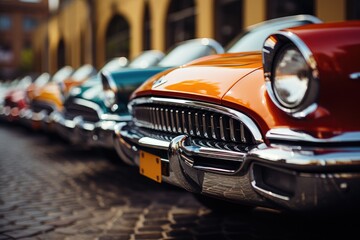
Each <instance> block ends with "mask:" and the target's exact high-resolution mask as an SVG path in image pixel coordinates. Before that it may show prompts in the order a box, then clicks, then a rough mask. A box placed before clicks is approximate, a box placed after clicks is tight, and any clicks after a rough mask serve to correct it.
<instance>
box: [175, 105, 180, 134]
mask: <svg viewBox="0 0 360 240" xmlns="http://www.w3.org/2000/svg"><path fill="white" fill-rule="evenodd" d="M176 128H177V132H178V133H181V124H180V111H179V110H176Z"/></svg>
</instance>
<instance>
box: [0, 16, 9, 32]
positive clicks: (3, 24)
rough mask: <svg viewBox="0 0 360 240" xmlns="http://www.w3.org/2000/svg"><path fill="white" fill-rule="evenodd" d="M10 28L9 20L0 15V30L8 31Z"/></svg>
mask: <svg viewBox="0 0 360 240" xmlns="http://www.w3.org/2000/svg"><path fill="white" fill-rule="evenodd" d="M10 28H11V18H10V16H8V15H0V30H8V29H10Z"/></svg>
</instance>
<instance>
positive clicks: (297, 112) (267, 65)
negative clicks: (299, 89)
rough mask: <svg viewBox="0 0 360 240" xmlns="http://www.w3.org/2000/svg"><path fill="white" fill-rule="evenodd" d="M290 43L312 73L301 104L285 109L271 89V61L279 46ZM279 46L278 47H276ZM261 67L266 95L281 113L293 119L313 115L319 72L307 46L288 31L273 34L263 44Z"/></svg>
mask: <svg viewBox="0 0 360 240" xmlns="http://www.w3.org/2000/svg"><path fill="white" fill-rule="evenodd" d="M276 36H280V39H277V41H274V37H276ZM287 42H291V43H292V44H294V45H295V47H297V48H298V49H299V51H300V52H301V54H302V55H303V57H304V59H305V61H306V63H307V65H308V66H309V68H310V69H311V72H312V78H313V79H312V81H311V82H310V85H309V89H308V90H307V93H306V96H305V98H304V101H302V103H301V104H300V105H299V106H297V107H295V108H287V107H285V106H283V105H282V104H281V103H280V102H279V100H278V99H277V97H276V96H275V93H274V90H273V88H272V68H273V60H274V58H275V55H276V53H277V51H278V49H279V47H280V48H281V46H283V45H284V43H287ZM278 45H280V46H278ZM262 55H263V66H264V78H265V86H266V90H267V92H268V95H269V97H270V99H271V100H272V102H273V103H274V104H275V105H276V106H277V107H278V108H279V109H281V110H282V111H284V112H286V113H288V114H289V115H291V116H293V117H295V118H304V117H306V116H307V115H309V114H311V113H313V112H315V111H316V109H317V104H316V103H315V100H316V97H317V94H318V90H319V71H318V69H317V63H316V61H315V59H314V56H313V54H312V52H311V50H310V49H309V48H308V47H307V45H306V44H305V43H304V42H303V41H302V40H301V39H300V38H299V37H298V36H297V35H295V34H293V33H292V32H290V31H277V32H275V33H274V34H272V35H270V36H269V37H268V38H267V39H266V40H265V42H264V46H263V50H262Z"/></svg>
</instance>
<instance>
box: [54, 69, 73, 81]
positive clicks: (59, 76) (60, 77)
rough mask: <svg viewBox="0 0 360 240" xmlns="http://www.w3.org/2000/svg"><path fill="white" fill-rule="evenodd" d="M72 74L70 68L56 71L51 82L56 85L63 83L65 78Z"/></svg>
mask: <svg viewBox="0 0 360 240" xmlns="http://www.w3.org/2000/svg"><path fill="white" fill-rule="evenodd" d="M73 72H74V69H73V68H72V67H70V66H65V67H63V68H61V69H60V70H58V71H57V72H56V73H55V74H54V76H53V77H52V81H53V82H56V83H60V82H63V81H64V80H65V79H66V78H68V77H69V76H70V75H71V74H72V73H73Z"/></svg>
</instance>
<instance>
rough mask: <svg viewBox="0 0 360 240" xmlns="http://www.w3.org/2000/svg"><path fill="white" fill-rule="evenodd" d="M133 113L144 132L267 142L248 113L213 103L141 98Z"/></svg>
mask: <svg viewBox="0 0 360 240" xmlns="http://www.w3.org/2000/svg"><path fill="white" fill-rule="evenodd" d="M128 107H129V110H130V112H131V114H132V116H133V118H134V124H135V125H136V126H137V127H140V128H142V129H148V130H151V131H154V132H158V133H159V132H160V133H164V134H171V135H174V136H176V135H182V134H185V135H188V136H191V137H193V138H199V139H206V140H208V141H209V142H213V141H215V142H228V143H234V144H240V145H247V146H253V145H257V144H260V143H263V139H262V135H261V133H260V131H259V130H258V127H257V126H256V124H255V123H254V122H253V121H252V120H251V119H250V118H249V117H248V116H246V115H245V114H243V113H241V112H238V111H236V110H233V109H230V108H227V107H223V106H220V105H215V104H211V103H204V102H197V101H192V100H183V99H172V98H159V97H149V98H137V99H134V100H132V101H131V102H130V103H129V105H128Z"/></svg>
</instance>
